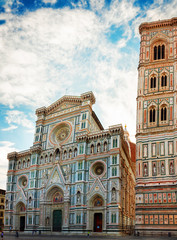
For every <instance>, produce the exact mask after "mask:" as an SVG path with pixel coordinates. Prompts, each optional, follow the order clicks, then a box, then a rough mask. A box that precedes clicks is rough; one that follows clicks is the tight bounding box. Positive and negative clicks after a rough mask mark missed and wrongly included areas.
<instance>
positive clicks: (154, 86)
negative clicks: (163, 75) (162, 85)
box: [150, 77, 156, 88]
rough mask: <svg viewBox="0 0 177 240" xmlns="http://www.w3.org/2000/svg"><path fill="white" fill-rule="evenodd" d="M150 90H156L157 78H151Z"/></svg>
mask: <svg viewBox="0 0 177 240" xmlns="http://www.w3.org/2000/svg"><path fill="white" fill-rule="evenodd" d="M150 88H156V77H151V79H150Z"/></svg>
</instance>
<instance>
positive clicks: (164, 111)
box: [161, 107, 167, 121]
mask: <svg viewBox="0 0 177 240" xmlns="http://www.w3.org/2000/svg"><path fill="white" fill-rule="evenodd" d="M166 120H167V108H166V107H162V108H161V121H166Z"/></svg>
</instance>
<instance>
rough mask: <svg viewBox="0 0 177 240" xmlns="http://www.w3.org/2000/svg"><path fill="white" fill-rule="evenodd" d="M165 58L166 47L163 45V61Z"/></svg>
mask: <svg viewBox="0 0 177 240" xmlns="http://www.w3.org/2000/svg"><path fill="white" fill-rule="evenodd" d="M164 58H165V45H162V59H164Z"/></svg>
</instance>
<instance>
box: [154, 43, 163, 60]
mask: <svg viewBox="0 0 177 240" xmlns="http://www.w3.org/2000/svg"><path fill="white" fill-rule="evenodd" d="M158 59H165V45H164V44H163V45H158V46H154V60H158Z"/></svg>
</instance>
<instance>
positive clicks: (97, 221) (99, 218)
mask: <svg viewBox="0 0 177 240" xmlns="http://www.w3.org/2000/svg"><path fill="white" fill-rule="evenodd" d="M93 207H94V215H93V216H94V226H93V230H94V232H102V229H103V214H102V211H101V209H102V207H103V199H102V197H100V196H96V197H95V198H94V200H93Z"/></svg>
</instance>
